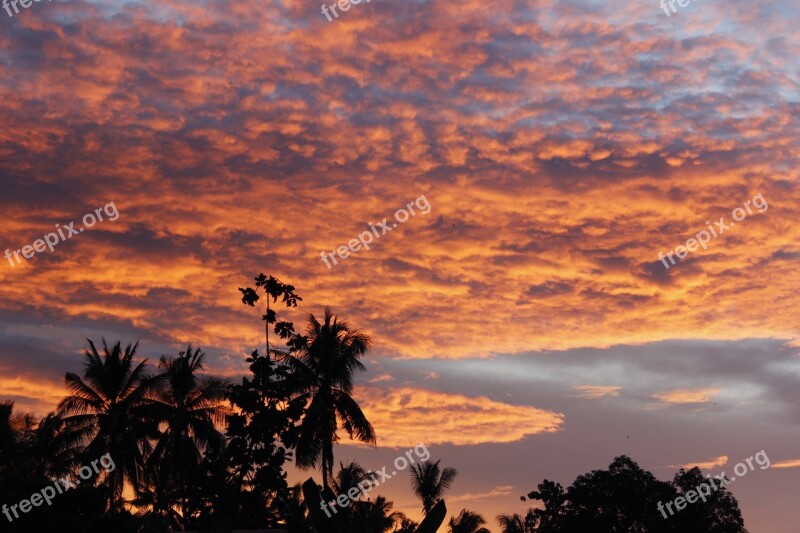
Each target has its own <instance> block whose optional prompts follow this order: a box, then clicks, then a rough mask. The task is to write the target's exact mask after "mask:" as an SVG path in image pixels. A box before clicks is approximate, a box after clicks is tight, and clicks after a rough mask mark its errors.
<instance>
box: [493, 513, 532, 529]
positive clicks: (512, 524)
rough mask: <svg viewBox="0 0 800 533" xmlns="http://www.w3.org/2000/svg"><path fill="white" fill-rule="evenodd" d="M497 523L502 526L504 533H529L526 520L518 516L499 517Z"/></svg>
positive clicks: (503, 515)
mask: <svg viewBox="0 0 800 533" xmlns="http://www.w3.org/2000/svg"><path fill="white" fill-rule="evenodd" d="M497 522H498V523H499V524H500V527H501V528H502V530H503V533H527V530H526V528H525V520H524V519H523V518H522V517H521V516H520V515H518V514H513V515H507V514H501V515H497Z"/></svg>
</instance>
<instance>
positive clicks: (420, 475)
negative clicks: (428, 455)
mask: <svg viewBox="0 0 800 533" xmlns="http://www.w3.org/2000/svg"><path fill="white" fill-rule="evenodd" d="M440 462H441V460H439V461H436V462H435V463H431V462H429V461H427V462H424V463H420V464H418V465H411V486H412V488H413V489H414V494H416V495H417V497H418V498H419V499H420V500H422V512H423V513H424V514H426V515H427V514H428V512H429V511H430V510H431V509H432V508H433V506H434V505H436V503H437V502H438V501H439V500H441V499H442V496H444V493H445V492H446V491H447V489H449V488H450V486H451V485H452V484H453V480H455V478H456V474H458V472H456V470H455V468H449V467H447V468H445V469H444V470H441V469H439V463H440Z"/></svg>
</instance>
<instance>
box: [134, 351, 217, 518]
mask: <svg viewBox="0 0 800 533" xmlns="http://www.w3.org/2000/svg"><path fill="white" fill-rule="evenodd" d="M204 361H205V354H204V353H202V352H201V351H200V349H199V348H198V349H196V350H195V351H192V346H191V345H189V347H188V348H187V349H186V351H185V352H180V353H179V354H178V357H174V358H173V357H168V356H165V355H164V356H161V359H160V361H159V365H158V367H159V369H160V370H161V374H160V375H159V376H158V387H156V388H154V389H153V391H152V393H151V398H152V399H153V400H154V401H153V404H152V406H151V407H152V416H153V417H155V418H156V419H157V420H159V421H160V422H161V423H162V426H163V431H162V433H161V436H160V437H159V439H158V442H157V444H156V446H155V449H154V450H153V454H152V457H151V458H150V459H149V460H148V463H153V462H155V464H154V465H151V466H152V467H153V468H152V470H154V471H155V472H157V477H158V478H159V481H160V483H159V486H161V487H166V486H167V485H170V484H171V485H173V486H174V488H175V489H176V491H177V494H179V495H180V508H181V514H182V515H183V516H186V494H187V488H188V486H189V483H190V481H191V480H190V478H191V475H192V473H193V472H196V471H197V470H198V468H199V466H200V462H201V460H202V458H203V455H204V454H205V451H206V449H207V448H208V447H214V448H215V449H220V448H221V447H222V446H223V444H224V440H225V438H224V436H223V435H222V433H220V432H219V431H218V430H217V426H221V425H222V424H223V423H224V422H225V416H226V414H227V413H228V409H227V408H226V406H225V405H223V404H222V403H221V402H223V401H224V400H225V398H226V397H227V387H228V384H229V382H228V381H227V380H224V379H220V378H216V377H212V376H206V375H199V374H200V372H202V370H203V363H204Z"/></svg>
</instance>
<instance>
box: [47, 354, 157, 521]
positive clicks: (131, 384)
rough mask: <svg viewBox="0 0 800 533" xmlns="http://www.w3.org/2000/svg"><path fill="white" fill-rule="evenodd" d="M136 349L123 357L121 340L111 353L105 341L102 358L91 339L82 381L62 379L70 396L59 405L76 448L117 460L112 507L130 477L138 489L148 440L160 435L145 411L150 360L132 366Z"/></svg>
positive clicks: (112, 480) (111, 485) (111, 475)
mask: <svg viewBox="0 0 800 533" xmlns="http://www.w3.org/2000/svg"><path fill="white" fill-rule="evenodd" d="M137 345H138V343H136V344H135V345H133V346H131V345H128V346H127V347H126V348H125V351H124V353H123V351H122V349H121V348H120V343H119V342H117V343H116V344H115V345H114V346H113V347H112V348H110V349H109V347H108V345H107V344H106V341H105V339H103V355H102V356H101V355H100V353H99V352H98V351H97V348H96V347H95V345H94V343H93V342H92V341H91V340H89V346H90V350H86V352H85V361H84V366H85V369H84V373H83V378H81V377H80V376H78V375H77V374H73V373H71V372H68V373H67V374H66V375H65V376H64V383H65V384H66V386H67V389H68V391H69V393H70V394H69V395H68V396H67V397H66V398H64V399H63V400H61V402H60V403H59V404H58V413H59V415H60V416H62V417H64V424H65V431H66V432H67V435H69V439H70V443H71V444H72V446H74V447H78V446H85V453H84V457H85V458H87V460H88V459H97V458H98V457H100V456H102V455H104V454H106V453H108V454H110V455H111V457H112V459H113V460H114V463H115V465H116V468H115V469H114V470H113V471H112V472H109V473H108V474H107V482H108V485H109V489H110V490H109V502H108V503H109V506H110V508H111V509H115V508H116V507H117V504H118V502H119V501H120V499H121V497H122V488H123V485H124V482H125V480H126V479H127V480H128V481H129V482H130V483H131V484H132V485H133V486H134V487H138V486H139V485H140V473H141V465H142V464H143V458H144V456H145V455H146V454H147V453H148V452H149V451H150V444H149V442H148V437H153V436H155V435H156V434H157V433H156V430H157V424H156V423H155V422H153V421H152V420H150V419H148V417H147V416H145V413H144V408H145V407H147V405H148V404H149V403H150V402H149V401H148V400H147V394H148V392H149V391H150V390H151V388H152V387H153V385H154V380H153V378H152V377H150V376H148V375H147V374H146V368H147V360H146V359H145V360H143V361H141V362H139V363H138V364H136V363H135V362H134V357H135V355H136V347H137Z"/></svg>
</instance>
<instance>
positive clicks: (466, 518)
mask: <svg viewBox="0 0 800 533" xmlns="http://www.w3.org/2000/svg"><path fill="white" fill-rule="evenodd" d="M485 523H486V520H484V518H483V517H482V516H481V515H479V514H476V513H473V512H472V511H467V510H466V509H462V510H461V513H459V515H458V517H455V516H454V517H451V518H450V522H448V524H447V525H448V527H449V528H450V533H489V530H488V529H486V528H485V527H481V526H483V525H484V524H485Z"/></svg>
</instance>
